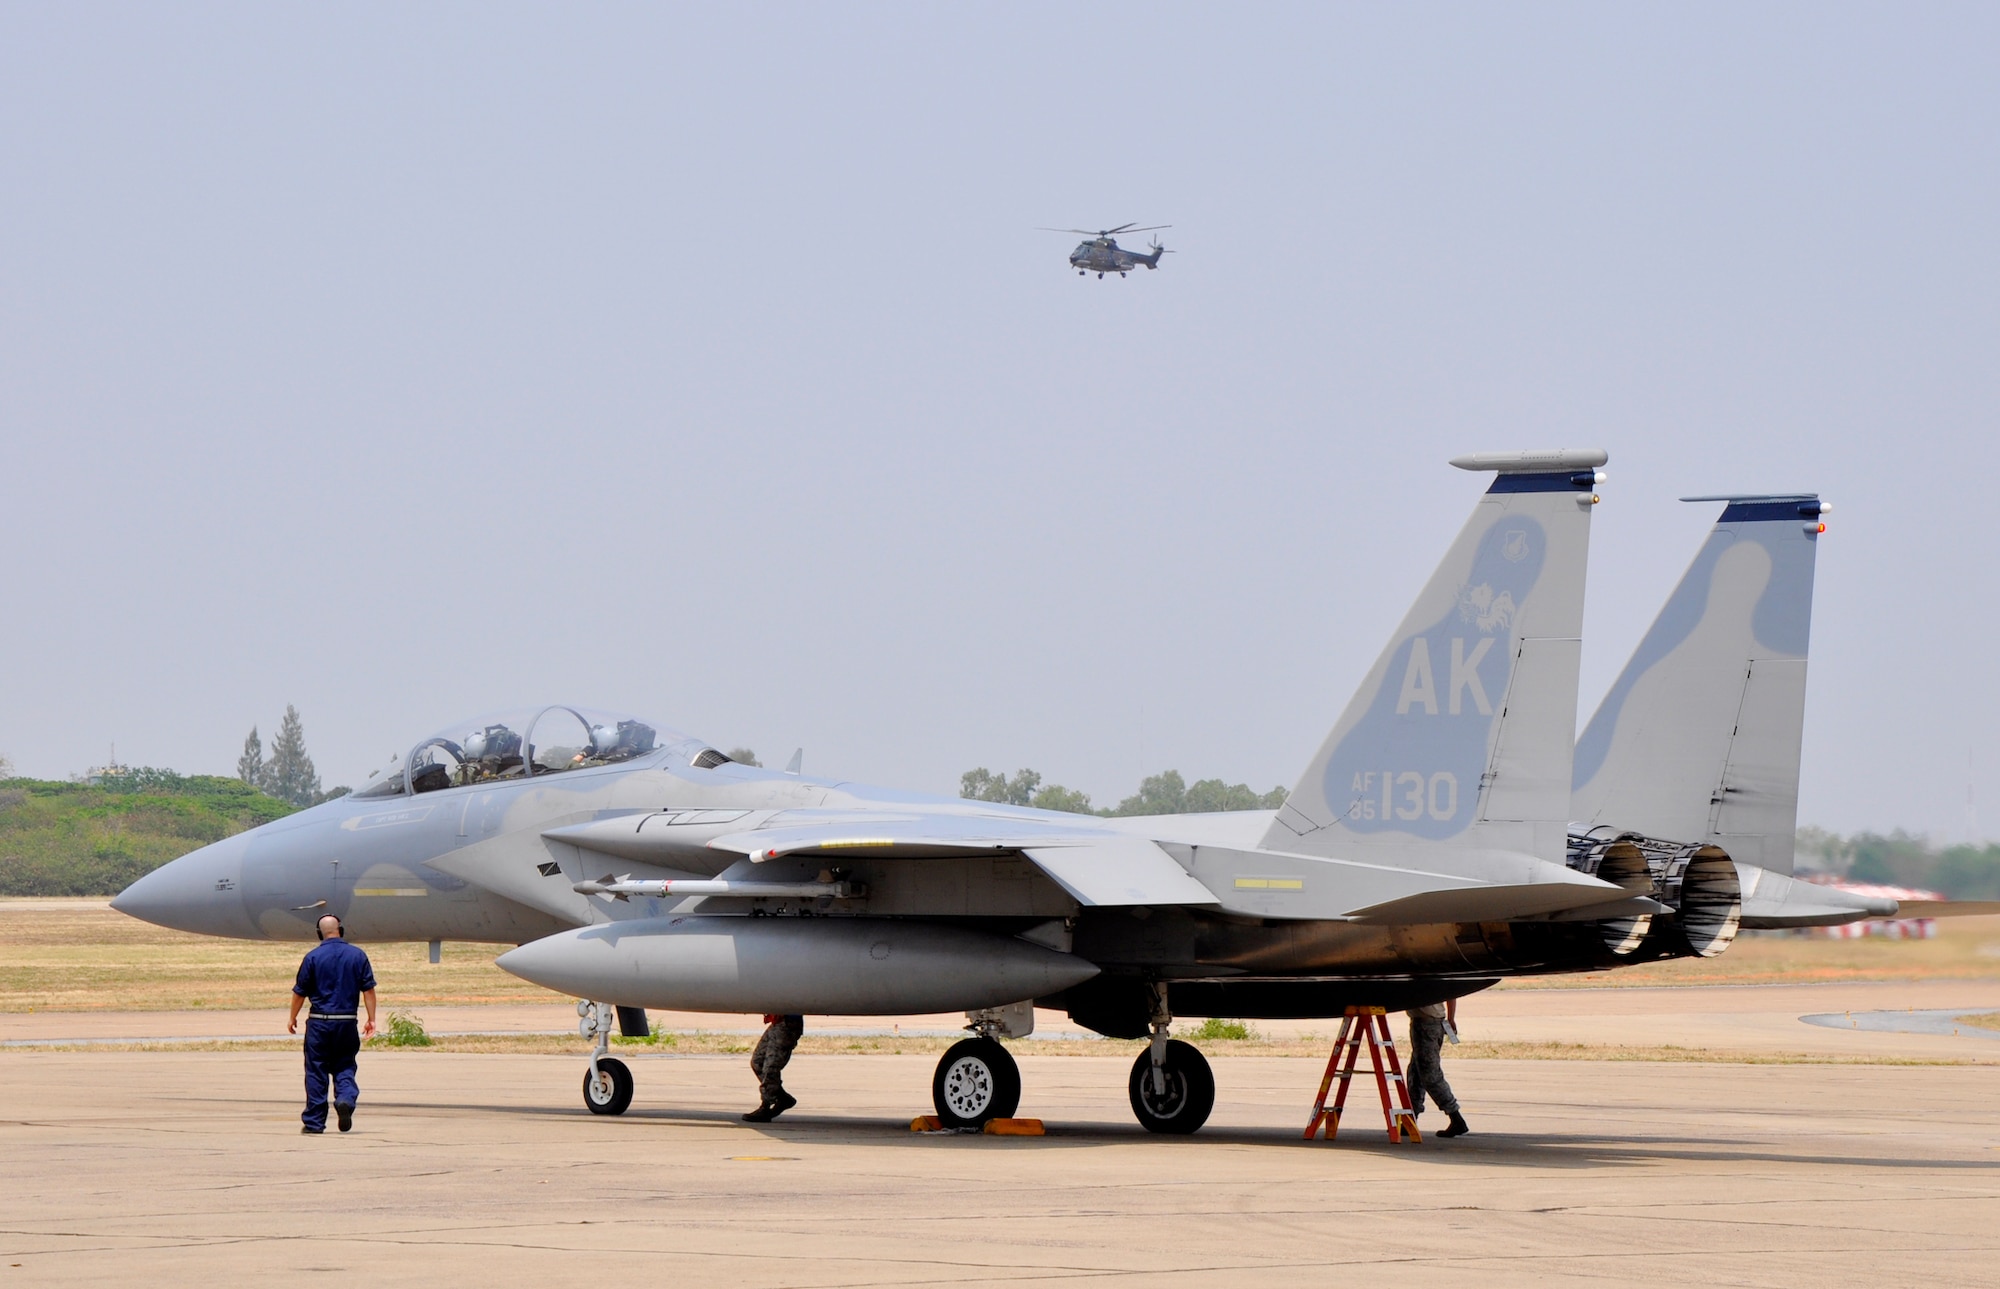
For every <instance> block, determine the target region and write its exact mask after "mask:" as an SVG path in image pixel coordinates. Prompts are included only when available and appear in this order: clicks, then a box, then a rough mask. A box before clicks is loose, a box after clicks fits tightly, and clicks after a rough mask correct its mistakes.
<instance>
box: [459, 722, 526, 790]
mask: <svg viewBox="0 0 2000 1289" xmlns="http://www.w3.org/2000/svg"><path fill="white" fill-rule="evenodd" d="M521 769H522V761H521V736H520V735H519V734H516V733H515V732H514V731H513V730H510V729H508V728H507V727H506V726H505V725H488V726H487V727H486V728H484V729H478V730H474V731H473V732H472V733H470V734H468V735H466V736H465V755H464V758H463V760H462V761H461V763H460V766H459V775H460V781H461V782H463V783H484V782H486V781H488V780H490V779H507V778H512V777H514V776H515V775H517V774H519V773H521Z"/></svg>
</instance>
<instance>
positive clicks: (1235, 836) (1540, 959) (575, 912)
mask: <svg viewBox="0 0 2000 1289" xmlns="http://www.w3.org/2000/svg"><path fill="white" fill-rule="evenodd" d="M704 747H705V745H703V744H701V743H700V742H698V741H694V742H682V743H679V744H676V745H674V746H670V747H667V748H662V749H658V750H655V751H653V752H651V753H649V754H648V755H646V756H643V757H639V758H636V759H634V760H631V761H627V762H624V763H622V764H618V765H609V766H600V767H594V768H586V769H580V770H574V771H571V772H568V773H564V774H552V775H541V776H537V777H535V778H525V779H513V780H508V781H502V782H495V783H486V784H470V785H467V786H462V787H452V788H445V789H441V790H438V791H433V792H428V793H422V794H418V795H392V796H386V797H357V796H350V797H343V798H340V799H337V800H334V801H330V802H327V803H325V804H323V805H319V806H315V807H313V808H312V809H309V810H305V811H301V812H300V813H298V814H296V815H292V816H290V817H288V818H285V819H282V820H279V821H277V822H274V823H271V824H266V825H265V826H263V827H261V828H257V829H254V830H252V831H250V832H246V833H242V834H240V835H238V836H235V837H231V838H228V839H226V840H224V841H221V842H217V843H215V844H213V845H210V846H207V847H204V848H202V849H201V850H198V851H195V852H194V853H192V854H189V855H186V856H184V857H182V858H180V859H177V860H175V861H173V862H172V863H170V864H168V865H166V866H165V867H163V868H161V869H159V870H157V871H155V872H154V873H152V874H149V875H148V876H146V877H144V878H142V879H141V880H140V881H138V882H137V883H135V884H134V885H133V886H132V887H130V888H129V889H128V890H126V891H125V892H124V893H123V894H121V895H120V896H119V897H118V899H117V900H116V901H115V902H114V906H115V907H117V908H118V909H120V910H121V911H124V912H126V913H130V914H132V915H134V916H137V917H141V918H144V919H146V920H148V921H152V922H156V923H160V924H162V925H166V926H171V927H175V928H178V929H181V930H186V931H192V932H198V933H201V934H207V935H220V936H234V937H239V938H248V939H272V940H300V941H303V940H311V939H312V938H313V936H314V929H313V928H314V923H315V920H316V919H317V918H318V917H319V916H320V915H321V914H322V913H326V912H332V913H335V914H338V915H339V916H340V917H341V918H342V919H343V921H344V922H345V924H346V928H347V933H348V935H349V936H350V937H351V938H353V939H355V940H357V941H410V940H418V941H421V940H461V941H486V942H492V943H498V944H523V943H527V942H530V941H534V940H538V939H540V938H542V937H544V936H549V935H552V934H555V933H558V932H564V931H570V930H573V929H575V928H578V927H587V926H591V925H594V924H604V923H617V922H622V921H630V920H639V919H656V918H661V917H666V916H669V915H674V914H683V915H688V914H695V915H699V916H701V917H703V918H711V917H730V916H734V917H746V916H768V917H791V918H815V917H860V918H889V919H916V920H921V921H925V922H931V923H939V924H948V925H955V926H959V927H963V928H969V929H977V930H981V931H985V932H990V933H994V934H998V935H1004V936H1015V935H1020V934H1022V933H1024V932H1025V933H1029V934H1031V935H1033V934H1035V933H1036V931H1037V928H1042V929H1043V930H1042V934H1043V935H1045V936H1048V937H1059V939H1060V941H1061V944H1060V947H1061V948H1062V949H1063V950H1065V951H1068V952H1073V953H1074V954H1075V955H1076V956H1077V957H1079V958H1082V959H1086V960H1088V961H1089V962H1091V963H1094V964H1095V965H1096V966H1097V967H1099V968H1101V969H1102V972H1103V974H1102V975H1101V976H1100V977H1099V978H1097V979H1095V980H1093V981H1091V982H1089V983H1088V984H1087V985H1084V986H1080V987H1079V988H1078V989H1077V990H1072V991H1070V994H1071V996H1068V997H1063V998H1057V999H1054V1000H1048V1001H1052V1002H1054V1003H1055V1004H1056V1005H1064V1006H1069V1007H1070V1008H1071V1009H1072V1010H1073V1011H1076V1012H1077V1013H1078V1014H1079V1016H1080V1018H1084V1019H1085V1020H1086V1023H1092V1024H1094V1025H1095V1027H1097V1028H1100V1029H1103V1030H1104V1031H1105V1032H1107V1033H1117V1034H1128V1035H1129V1034H1136V1033H1143V1032H1144V1022H1145V1011H1146V1001H1145V996H1144V995H1145V990H1146V988H1147V983H1146V982H1148V981H1153V980H1164V981H1168V982H1171V988H1172V993H1173V1006H1174V1009H1175V1011H1176V1012H1177V1013H1180V1014H1186V1015H1197V1016H1198V1015H1205V1014H1227V1015H1232V1016H1260V1015H1262V1016H1293V1015H1303V1016H1312V1015H1338V1014H1339V1013H1340V1012H1341V1010H1342V1009H1343V1008H1344V1007H1345V1006H1347V1005H1349V1004H1350V1003H1351V1002H1355V1001H1371V1002H1383V1003H1385V1004H1389V1005H1409V1004H1410V1000H1411V999H1419V1000H1425V1001H1428V1000H1430V999H1434V998H1442V997H1450V996H1457V995H1460V994H1464V993H1467V992H1470V991H1472V990H1474V989H1478V988H1482V987H1484V986H1485V985H1487V984H1489V983H1491V982H1492V981H1493V980H1494V979H1495V978H1497V977H1499V976H1501V975H1506V974H1518V973H1527V972H1544V971H1562V970H1579V969H1587V968H1595V967H1602V966H1604V965H1608V963H1609V961H1610V960H1609V959H1608V958H1607V957H1606V955H1605V954H1604V953H1603V951H1602V950H1601V948H1600V947H1599V945H1598V939H1597V937H1596V936H1595V935H1594V934H1593V933H1591V932H1589V931H1588V929H1587V928H1582V927H1578V926H1576V925H1574V924H1560V923H1534V924H1508V923H1494V924H1481V923H1462V922H1447V923H1440V924H1432V925H1415V926H1411V925H1399V926H1379V925H1374V926H1371V925H1359V924H1355V923H1352V922H1348V921H1345V920H1342V919H1340V918H1339V917H1338V916H1325V915H1324V914H1325V913H1326V912H1330V910H1324V911H1322V910H1317V909H1315V908H1314V907H1313V902H1314V896H1313V894H1312V892H1313V889H1314V888H1315V887H1316V886H1318V885H1321V884H1322V883H1319V882H1317V881H1315V880H1314V870H1315V869H1317V868H1318V867H1320V866H1322V865H1324V864H1325V863H1326V861H1323V860H1316V859H1313V858H1311V857H1305V856H1293V857H1283V856H1276V855H1272V854H1269V853H1267V852H1256V851H1254V850H1253V849H1252V848H1253V847H1254V846H1255V844H1256V839H1257V838H1258V837H1259V836H1260V835H1261V834H1262V833H1263V832H1264V831H1265V830H1266V829H1267V828H1268V827H1269V825H1270V821H1271V818H1272V815H1271V813H1270V812H1268V811H1245V812H1240V813H1235V814H1223V815H1187V816H1152V817H1143V818H1132V819H1100V818H1097V817H1094V816H1078V815H1067V814H1057V813H1053V812H1047V811H1036V810H1028V809H1023V808H1017V807H1010V806H1001V805H992V804H988V803H984V802H977V801H967V800H961V799H957V798H947V797H934V796H928V795H923V794H914V793H903V792H896V791H893V790H885V789H876V788H868V787H864V786H862V785H859V784H854V783H847V782H838V781H828V780H819V779H812V778H807V777H803V776H800V775H794V774H787V773H782V772H777V771H772V770H765V769H760V768H756V767H751V766H745V765H739V764H736V763H734V762H726V761H725V762H723V763H721V764H719V765H715V766H713V767H711V768H701V767H698V766H697V765H695V764H694V758H695V757H697V756H699V755H701V753H702V751H703V749H704ZM710 755H711V756H712V755H713V754H712V753H711V754H710ZM662 810H673V811H687V810H704V811H709V812H713V813H714V814H715V815H716V816H717V817H718V820H719V822H717V823H715V824H713V825H709V826H706V827H704V826H702V825H700V824H695V825H693V826H689V825H685V824H684V825H681V827H680V829H678V831H680V832H682V833H683V834H684V836H685V838H686V841H687V845H686V846H685V847H684V848H683V849H682V850H681V851H679V852H677V853H676V856H675V858H674V860H673V862H672V865H671V867H667V866H663V865H661V864H659V863H657V862H655V863H645V862H637V861H631V860H625V859H618V858H612V857H608V856H607V855H605V854H602V853H599V852H597V851H593V850H588V849H580V848H579V847H576V846H573V845H569V844H567V843H565V842H563V841H561V840H559V839H554V838H551V837H549V836H547V835H545V834H548V833H550V832H552V831H554V830H557V829H561V828H564V827H569V826H574V825H579V824H589V823H592V822H594V821H600V820H609V819H618V818H620V817H624V816H632V815H643V814H650V813H654V812H659V811H662ZM898 810H902V811H909V810H920V811H922V812H923V813H924V814H925V815H927V816H938V815H954V814H955V815H965V816H975V817H986V818H992V819H995V820H996V822H998V821H1005V823H1007V824H1009V825H1020V824H1022V823H1026V822H1028V821H1034V822H1041V823H1053V824H1057V825H1060V826H1061V827H1063V828H1065V829H1069V830H1078V829H1081V830H1101V831H1102V832H1103V833H1105V834H1106V835H1107V836H1111V837H1115V836H1117V835H1120V834H1123V835H1126V836H1136V837H1143V838H1149V839H1152V840H1153V841H1156V842H1158V843H1159V844H1160V845H1161V848H1162V849H1164V850H1165V851H1166V852H1167V853H1168V854H1170V855H1172V856H1173V857H1174V859H1175V860H1177V861H1178V862H1179V863H1180V864H1181V865H1182V866H1184V867H1186V868H1187V869H1188V870H1189V871H1190V872H1192V873H1194V874H1196V875H1197V876H1198V877H1200V878H1201V879H1202V880H1203V881H1204V882H1205V883H1207V885H1208V886H1209V887H1210V888H1211V889H1219V890H1225V891H1226V890H1230V889H1232V888H1236V887H1242V886H1244V885H1245V883H1244V881H1242V880H1240V879H1236V880H1233V879H1232V874H1234V873H1236V872H1239V871H1247V872H1254V873H1257V874H1264V875H1267V874H1270V873H1273V872H1278V871H1282V872H1293V871H1296V872H1299V873H1301V874H1303V875H1304V876H1302V877H1300V878H1297V879H1293V880H1291V881H1289V882H1287V881H1283V880H1273V879H1270V878H1268V877H1266V876H1259V877H1257V878H1255V879H1251V880H1252V881H1253V882H1254V883H1255V884H1256V885H1258V886H1260V887H1263V886H1269V887H1276V888H1278V890H1277V891H1276V892H1273V891H1270V890H1268V889H1256V890H1252V891H1247V892H1245V893H1243V894H1242V895H1241V896H1240V898H1234V899H1232V898H1225V899H1224V901H1223V902H1222V904H1221V906H1219V907H1192V908H1191V907H1173V906H1166V907H1155V906H1144V905H1138V906H1117V907H1091V906H1086V905H1084V904H1081V903H1080V902H1079V901H1078V900H1077V899H1076V898H1074V897H1073V896H1072V895H1071V894H1070V893H1069V892H1068V891H1067V890H1065V889H1064V887H1063V886H1061V885H1059V884H1058V883H1057V882H1055V881H1053V880H1051V879H1050V877H1049V876H1048V875H1047V874H1046V873H1044V872H1043V871H1042V870H1041V869H1040V868H1038V867H1037V865H1036V864H1034V863H1032V862H1030V861H1029V860H1028V859H1027V858H1024V857H1022V856H1021V855H1019V854H1013V855H1008V854H995V855H991V856H977V857H946V858H922V859H903V858H890V859H879V858H872V857H870V856H869V854H868V853H867V851H866V849H858V850H855V851H853V852H851V853H839V852H832V851H822V852H818V853H816V854H814V855H813V856H811V857H805V856H792V857H787V858H783V859H777V860H772V861H770V862H767V863H761V864H756V865H754V875H755V876H756V877H757V878H760V879H765V880H772V881H785V880H790V881H800V882H811V881H812V880H814V879H815V878H816V877H817V878H820V879H822V880H824V878H825V877H827V876H828V875H829V870H832V872H834V873H837V875H838V876H839V877H840V878H841V879H843V880H846V881H849V882H851V883H854V884H855V885H856V886H857V887H858V888H862V889H863V890H864V893H863V894H862V895H860V896H859V897H858V898H852V899H840V900H825V899H812V898H777V899H738V898H731V897H713V896H711V897H701V896H695V897H686V896H669V897H664V898H654V897H649V896H641V895H635V896H631V897H629V898H625V899H619V898H615V897H612V896H606V895H589V894H584V893H579V892H578V891H576V890H575V889H573V888H574V886H575V885H576V884H577V883H578V882H589V881H593V880H597V879H600V878H609V877H613V876H618V877H627V876H636V877H640V878H654V877H672V878H681V877H690V876H692V877H696V878H704V877H717V876H747V875H751V874H752V871H753V865H752V861H751V860H749V859H746V858H745V857H744V856H743V855H741V854H732V853H730V852H727V851H720V850H707V849H704V848H703V846H702V843H703V842H704V841H705V840H706V839H709V838H712V837H714V836H716V835H719V834H721V833H724V832H731V831H740V830H741V829H743V828H745V827H746V826H755V825H759V824H762V823H765V822H767V821H783V820H784V819H785V818H786V812H800V811H812V812H815V813H824V812H832V811H838V812H843V813H845V812H853V813H854V815H855V817H856V818H859V819H863V820H865V819H866V818H868V817H869V815H870V814H871V813H874V812H881V811H898ZM1325 885H1329V886H1331V885H1334V883H1333V882H1331V881H1329V882H1327V883H1325ZM1288 900H1291V901H1297V906H1296V907H1287V906H1286V901H1288ZM1316 913H1317V914H1320V915H1319V916H1315V914H1316Z"/></svg>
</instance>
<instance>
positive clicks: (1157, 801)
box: [958, 766, 1286, 818]
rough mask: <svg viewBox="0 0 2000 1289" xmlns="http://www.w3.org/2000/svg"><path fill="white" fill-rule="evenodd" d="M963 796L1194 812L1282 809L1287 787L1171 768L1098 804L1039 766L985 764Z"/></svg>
mask: <svg viewBox="0 0 2000 1289" xmlns="http://www.w3.org/2000/svg"><path fill="white" fill-rule="evenodd" d="M958 795H959V796H961V797H965V798H967V799H969V800H972V801H994V802H999V803H1001V804H1004V805H1010V806H1033V807H1034V808H1035V809H1037V810H1061V811H1064V812H1065V813H1068V814H1073V815H1102V816H1104V817H1106V818H1112V817H1117V816H1124V815H1193V814H1209V813H1214V812H1220V811H1225V810H1276V809H1277V808H1278V807H1279V806H1282V805H1284V804H1285V795H1286V790H1285V789H1284V788H1273V789H1271V790H1270V791H1269V792H1258V791H1257V790H1256V789H1255V788H1252V787H1251V786H1250V785H1249V784H1247V783H1224V782H1223V781H1222V780H1220V779H1198V780H1196V781H1195V782H1194V783H1193V784H1189V783H1188V781H1187V780H1186V779H1183V778H1182V777H1181V772H1180V771H1179V770H1167V771H1164V772H1162V773H1160V774H1152V775H1148V776H1146V777H1145V778H1144V779H1141V780H1140V781H1139V790H1138V791H1137V792H1135V793H1133V794H1132V795H1131V796H1129V797H1126V798H1125V799H1124V800H1122V801H1120V802H1119V803H1118V804H1117V805H1115V806H1108V807H1094V806H1092V805H1091V804H1090V794H1089V793H1087V792H1078V791H1077V790H1076V789H1075V788H1065V787H1064V786H1062V785H1061V784H1060V783H1043V782H1042V776H1041V774H1040V773H1039V772H1038V771H1035V770H1016V771H1015V772H1014V773H1013V775H1012V776H1011V777H1010V776H1008V775H1006V774H996V773H995V772H993V771H992V770H989V769H987V768H986V767H984V766H981V767H979V768H978V769H975V770H967V771H966V772H965V773H964V774H962V775H960V776H959V778H958Z"/></svg>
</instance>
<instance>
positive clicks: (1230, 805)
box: [1184, 779, 1285, 815]
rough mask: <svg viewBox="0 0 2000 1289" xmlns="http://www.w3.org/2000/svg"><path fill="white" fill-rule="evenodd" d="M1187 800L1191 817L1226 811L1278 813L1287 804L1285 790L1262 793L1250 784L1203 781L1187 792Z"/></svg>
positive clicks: (1218, 780) (1276, 789) (1277, 789)
mask: <svg viewBox="0 0 2000 1289" xmlns="http://www.w3.org/2000/svg"><path fill="white" fill-rule="evenodd" d="M1184 801H1185V808H1186V810H1187V813H1189V814H1191V815H1198V814H1211V813H1214V812H1217V811H1223V810H1276V809H1277V808H1278V807H1279V806H1282V805H1284V804H1285V790H1284V789H1283V788H1273V789H1271V790H1270V791H1269V792H1258V791H1256V790H1255V789H1254V788H1252V787H1251V786H1250V785H1249V784H1247V783H1224V782H1223V781H1222V780H1220V779H1203V780H1201V781H1200V782H1199V783H1197V784H1195V785H1194V786H1193V787H1191V788H1189V789H1188V790H1187V796H1186V798H1185V799H1184Z"/></svg>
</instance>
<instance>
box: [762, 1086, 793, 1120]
mask: <svg viewBox="0 0 2000 1289" xmlns="http://www.w3.org/2000/svg"><path fill="white" fill-rule="evenodd" d="M798 1103H799V1099H798V1098H797V1097H795V1096H793V1095H792V1094H791V1093H789V1092H787V1091H785V1090H784V1089H783V1088H779V1089H778V1095H776V1096H774V1097H772V1098H771V1099H770V1101H769V1102H768V1103H766V1105H765V1109H767V1110H769V1111H770V1112H771V1117H772V1118H773V1119H775V1118H777V1117H778V1116H779V1115H781V1114H783V1113H784V1112H785V1111H787V1110H789V1109H791V1108H792V1107H793V1106H795V1105H797V1104H798Z"/></svg>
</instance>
